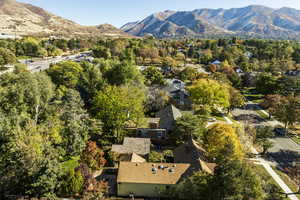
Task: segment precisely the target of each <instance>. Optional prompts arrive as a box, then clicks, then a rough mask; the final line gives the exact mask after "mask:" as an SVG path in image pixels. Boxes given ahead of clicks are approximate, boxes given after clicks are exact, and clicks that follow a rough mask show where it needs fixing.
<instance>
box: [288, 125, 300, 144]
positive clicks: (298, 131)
mask: <svg viewBox="0 0 300 200" xmlns="http://www.w3.org/2000/svg"><path fill="white" fill-rule="evenodd" d="M290 130H291V131H293V133H295V134H297V135H291V138H292V140H293V141H294V142H296V143H297V144H299V145H300V125H295V126H293V127H291V128H290Z"/></svg>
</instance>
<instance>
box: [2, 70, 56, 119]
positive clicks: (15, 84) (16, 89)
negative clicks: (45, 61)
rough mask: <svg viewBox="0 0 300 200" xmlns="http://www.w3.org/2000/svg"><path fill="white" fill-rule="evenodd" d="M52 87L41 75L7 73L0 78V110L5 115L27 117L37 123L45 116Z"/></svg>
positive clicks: (52, 92)
mask: <svg viewBox="0 0 300 200" xmlns="http://www.w3.org/2000/svg"><path fill="white" fill-rule="evenodd" d="M53 96H54V85H53V83H52V82H51V80H50V79H49V77H48V76H46V75H45V74H43V73H36V74H32V73H30V72H21V73H18V74H15V73H8V74H4V75H2V76H1V77H0V102H1V105H0V109H1V111H2V112H3V113H5V114H8V115H9V114H19V115H27V116H29V117H30V118H31V119H34V120H35V121H36V122H38V121H39V120H40V119H41V118H42V117H44V116H45V115H46V114H47V111H48V109H49V107H50V106H49V103H50V101H51V100H52V98H53Z"/></svg>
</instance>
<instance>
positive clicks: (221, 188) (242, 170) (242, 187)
mask: <svg viewBox="0 0 300 200" xmlns="http://www.w3.org/2000/svg"><path fill="white" fill-rule="evenodd" d="M231 148H233V146H232V147H230V145H229V146H227V147H226V149H227V151H228V150H230V149H231ZM231 151H234V149H232V150H231ZM223 153H224V154H227V153H226V150H224V151H223ZM229 154H231V153H229ZM212 188H213V192H212V197H213V198H212V199H233V200H240V199H245V200H247V199H257V200H262V199H264V191H263V187H262V184H261V180H260V179H259V177H258V176H257V175H256V174H255V172H254V171H252V169H251V168H250V167H249V166H248V165H247V164H245V163H243V161H241V160H237V159H227V158H225V157H224V158H223V159H221V160H219V162H218V163H217V167H216V168H215V171H214V176H213V179H212Z"/></svg>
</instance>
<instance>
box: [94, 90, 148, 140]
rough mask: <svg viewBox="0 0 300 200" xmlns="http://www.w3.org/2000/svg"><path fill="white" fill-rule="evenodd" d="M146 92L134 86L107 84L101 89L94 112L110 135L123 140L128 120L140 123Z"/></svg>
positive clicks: (95, 102)
mask: <svg viewBox="0 0 300 200" xmlns="http://www.w3.org/2000/svg"><path fill="white" fill-rule="evenodd" d="M144 100H145V93H144V91H143V90H142V89H140V88H138V87H134V86H120V87H118V86H107V87H106V88H105V89H104V90H102V91H99V93H98V94H97V96H96V97H95V98H94V101H93V113H94V114H95V116H96V117H97V118H98V119H100V120H101V121H102V122H103V131H104V132H105V133H107V134H109V135H108V137H110V138H112V137H116V138H117V139H118V140H121V139H122V138H121V136H122V134H121V133H122V131H123V128H124V126H125V123H126V122H128V121H131V122H133V123H134V124H136V125H138V124H140V123H141V121H142V119H143V116H144V112H143V111H144V107H143V102H144Z"/></svg>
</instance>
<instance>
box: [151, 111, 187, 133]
mask: <svg viewBox="0 0 300 200" xmlns="http://www.w3.org/2000/svg"><path fill="white" fill-rule="evenodd" d="M156 117H159V118H160V121H159V127H160V128H161V129H166V130H167V131H172V130H173V129H174V128H175V122H176V120H177V119H178V118H180V117H182V114H181V112H180V110H179V109H177V108H176V107H175V106H173V105H169V106H167V107H166V108H164V109H163V110H161V111H159V112H158V113H157V114H156Z"/></svg>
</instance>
